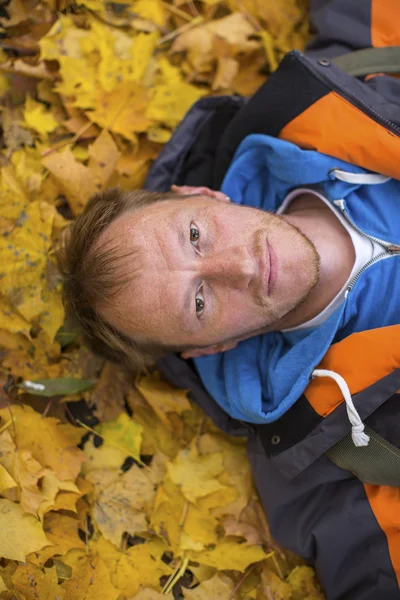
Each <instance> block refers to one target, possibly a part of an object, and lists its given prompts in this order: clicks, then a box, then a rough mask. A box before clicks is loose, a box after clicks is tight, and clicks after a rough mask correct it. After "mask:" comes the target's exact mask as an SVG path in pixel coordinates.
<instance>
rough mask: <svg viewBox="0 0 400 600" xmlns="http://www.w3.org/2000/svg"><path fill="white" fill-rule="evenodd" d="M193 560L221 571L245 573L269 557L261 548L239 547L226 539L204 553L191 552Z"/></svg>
mask: <svg viewBox="0 0 400 600" xmlns="http://www.w3.org/2000/svg"><path fill="white" fill-rule="evenodd" d="M188 554H189V556H190V559H191V560H194V561H196V562H198V563H200V564H203V565H208V566H210V567H216V568H217V569H219V570H220V571H222V570H226V569H228V570H231V569H234V570H235V571H241V572H243V571H245V570H246V569H247V567H248V566H249V565H251V564H252V563H255V562H259V561H261V560H264V559H265V558H267V557H268V556H269V555H268V554H266V553H265V552H264V550H263V549H262V548H261V547H260V546H247V545H246V544H240V545H238V543H237V540H235V539H229V538H225V539H223V540H220V541H219V543H218V545H217V546H215V548H212V549H210V550H204V551H202V552H189V553H188Z"/></svg>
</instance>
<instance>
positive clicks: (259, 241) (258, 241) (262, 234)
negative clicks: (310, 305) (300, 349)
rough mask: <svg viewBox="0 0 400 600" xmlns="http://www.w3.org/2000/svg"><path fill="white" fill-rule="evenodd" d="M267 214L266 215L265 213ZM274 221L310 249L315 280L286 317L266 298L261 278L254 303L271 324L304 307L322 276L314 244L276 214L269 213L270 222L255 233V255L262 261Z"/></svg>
mask: <svg viewBox="0 0 400 600" xmlns="http://www.w3.org/2000/svg"><path fill="white" fill-rule="evenodd" d="M264 214H265V213H264ZM272 221H274V225H275V226H276V224H277V222H280V224H281V226H282V227H283V228H290V229H292V230H293V235H296V233H297V235H299V236H300V237H301V238H302V239H303V241H304V242H305V243H306V244H307V246H308V247H309V249H310V250H311V256H312V259H311V262H310V265H309V269H310V272H312V273H313V279H312V280H311V282H310V287H309V289H308V290H307V292H306V293H305V294H304V296H303V297H302V298H300V300H299V301H298V302H297V303H296V306H294V307H293V308H291V309H290V310H289V311H288V312H287V313H286V314H285V315H282V314H280V313H279V311H277V310H276V309H275V308H274V306H273V305H272V304H273V303H272V302H271V301H270V298H268V297H267V298H266V297H265V293H264V290H263V282H262V280H261V278H260V279H259V280H258V282H257V285H256V287H255V289H254V294H253V297H254V302H255V303H256V304H257V305H258V306H260V307H261V308H262V309H263V310H265V311H266V312H267V314H268V319H269V321H270V322H271V323H273V322H274V321H278V320H279V319H282V318H283V317H285V316H287V315H288V314H289V313H291V312H292V311H294V310H297V309H298V308H299V307H300V306H302V305H303V304H304V303H305V302H306V301H307V299H308V298H309V297H310V294H311V292H312V291H313V289H314V288H315V286H316V285H317V283H318V280H319V276H320V256H319V254H318V252H317V249H316V247H315V245H314V243H313V242H312V241H311V240H310V239H309V238H308V237H307V236H306V235H305V234H304V233H303V232H302V231H301V229H299V228H298V227H297V226H296V225H293V224H292V223H288V222H287V221H286V220H285V219H284V218H283V217H282V216H281V215H276V214H274V213H268V221H267V220H266V221H265V226H264V227H263V228H262V229H261V228H260V229H257V230H256V231H255V233H254V242H253V251H254V255H255V256H256V257H257V258H259V259H260V260H261V257H262V256H263V255H264V252H265V244H266V243H267V239H268V232H269V229H270V228H271V227H272Z"/></svg>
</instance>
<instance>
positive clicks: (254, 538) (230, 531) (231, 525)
mask: <svg viewBox="0 0 400 600" xmlns="http://www.w3.org/2000/svg"><path fill="white" fill-rule="evenodd" d="M222 525H223V527H224V530H225V533H226V535H235V536H239V537H243V538H244V539H245V540H246V542H247V543H248V544H249V546H255V545H257V544H262V543H263V541H264V540H263V538H262V536H261V535H260V532H259V530H258V529H256V528H255V527H254V526H253V525H250V524H249V523H242V522H240V521H236V519H235V517H234V516H233V515H228V516H227V517H225V518H224V520H223V521H222Z"/></svg>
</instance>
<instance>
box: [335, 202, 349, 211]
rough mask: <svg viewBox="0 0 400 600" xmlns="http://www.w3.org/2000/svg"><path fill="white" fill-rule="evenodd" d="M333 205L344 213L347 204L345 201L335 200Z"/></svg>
mask: <svg viewBox="0 0 400 600" xmlns="http://www.w3.org/2000/svg"><path fill="white" fill-rule="evenodd" d="M333 204H335V205H336V206H338V207H339V208H340V210H342V211H343V212H344V210H345V208H346V202H345V201H344V200H334V201H333Z"/></svg>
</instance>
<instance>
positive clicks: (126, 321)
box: [99, 196, 318, 348]
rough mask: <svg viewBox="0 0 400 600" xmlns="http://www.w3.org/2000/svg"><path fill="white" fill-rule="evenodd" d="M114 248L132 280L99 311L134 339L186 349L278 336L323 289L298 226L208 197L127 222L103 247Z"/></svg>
mask: <svg viewBox="0 0 400 600" xmlns="http://www.w3.org/2000/svg"><path fill="white" fill-rule="evenodd" d="M108 242H111V243H112V245H114V246H116V248H117V250H118V252H119V253H120V254H121V255H124V256H126V258H124V263H125V264H124V272H125V273H127V274H128V279H129V274H130V272H131V273H132V279H131V280H130V281H129V282H128V283H127V285H126V286H124V287H123V288H122V289H121V291H120V292H119V293H118V294H117V296H116V297H115V299H114V300H113V305H112V306H107V307H100V312H101V313H102V315H103V317H104V318H106V319H107V321H108V322H109V323H111V324H112V325H114V326H115V327H116V328H117V329H119V330H120V331H121V332H123V333H124V334H126V335H128V336H131V337H133V338H135V339H136V340H143V341H145V340H146V341H152V342H156V343H157V342H161V343H163V344H168V345H173V346H176V347H182V348H185V347H186V346H188V345H190V346H192V347H193V346H195V347H197V346H198V347H212V346H214V345H216V344H221V342H224V341H226V340H239V339H245V338H247V337H251V336H253V335H255V334H257V333H260V332H262V331H268V330H272V329H274V328H276V324H277V323H279V322H280V321H281V320H282V318H283V317H284V316H285V315H287V314H288V313H289V312H291V311H293V310H294V309H296V307H298V306H300V305H301V304H302V303H303V302H304V299H305V298H306V297H307V296H308V295H309V294H310V292H311V290H312V289H313V287H314V286H315V284H316V282H317V280H318V255H317V254H316V250H315V248H314V246H313V244H312V243H311V242H310V240H308V238H306V237H305V236H304V235H303V234H302V233H301V232H300V231H299V230H298V229H297V228H296V227H294V226H293V225H290V224H289V223H287V222H286V221H285V220H284V219H283V218H282V217H278V216H276V215H273V214H270V213H267V212H264V211H260V210H257V209H253V208H249V207H243V206H239V205H236V204H230V203H229V204H227V203H223V202H219V201H217V200H215V199H213V198H208V197H206V196H194V197H190V198H184V199H182V200H180V199H176V200H165V201H161V202H157V203H155V204H152V205H150V206H147V207H144V208H142V209H140V210H138V211H137V212H127V213H124V214H123V215H121V216H120V217H118V219H116V220H115V221H114V222H113V223H112V224H111V225H110V226H109V227H108V228H107V230H106V231H105V232H104V233H103V235H102V236H101V238H100V240H99V244H103V243H108ZM131 253H132V254H131ZM130 254H131V257H130ZM129 261H132V262H131V264H130V263H129Z"/></svg>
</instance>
